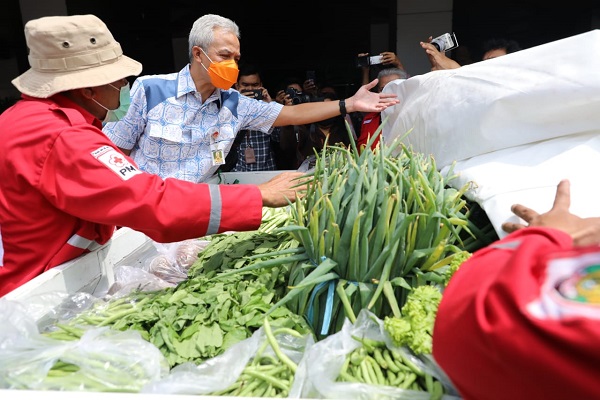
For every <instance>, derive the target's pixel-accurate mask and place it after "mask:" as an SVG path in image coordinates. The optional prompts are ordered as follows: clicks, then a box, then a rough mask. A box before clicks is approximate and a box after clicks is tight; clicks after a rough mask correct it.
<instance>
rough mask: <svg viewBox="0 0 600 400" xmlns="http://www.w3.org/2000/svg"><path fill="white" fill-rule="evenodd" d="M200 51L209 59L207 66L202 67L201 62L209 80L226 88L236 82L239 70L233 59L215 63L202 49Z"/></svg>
mask: <svg viewBox="0 0 600 400" xmlns="http://www.w3.org/2000/svg"><path fill="white" fill-rule="evenodd" d="M200 50H202V48H200ZM202 52H203V53H204V55H205V56H206V58H208V60H209V61H210V65H209V67H208V68H206V67H204V64H202V66H203V67H204V69H205V70H206V71H207V72H208V76H209V77H210V82H211V83H212V84H213V85H215V86H216V87H218V88H219V89H223V90H227V89H229V88H231V87H232V86H233V84H234V83H236V82H237V78H238V74H239V72H240V71H239V70H238V67H237V63H236V62H235V60H225V61H220V62H218V63H215V62H213V60H211V59H210V57H209V56H208V54H206V52H205V51H204V50H202Z"/></svg>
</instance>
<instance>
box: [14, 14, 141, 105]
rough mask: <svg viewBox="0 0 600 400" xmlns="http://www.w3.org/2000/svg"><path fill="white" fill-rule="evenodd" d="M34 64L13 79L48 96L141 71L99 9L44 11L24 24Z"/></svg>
mask: <svg viewBox="0 0 600 400" xmlns="http://www.w3.org/2000/svg"><path fill="white" fill-rule="evenodd" d="M25 40H26V41H27V47H28V48H29V65H30V66H31V68H30V69H29V70H27V71H26V72H25V73H23V74H21V75H20V76H19V77H17V78H15V79H13V80H12V84H13V85H15V86H16V88H17V89H19V91H20V92H21V93H25V94H27V95H29V96H33V97H40V98H46V97H50V96H52V95H53V94H56V93H59V92H63V91H66V90H71V89H78V88H84V87H94V86H102V85H106V84H108V83H111V82H115V81H118V80H119V79H122V78H126V77H128V76H137V75H139V74H140V73H141V72H142V64H140V63H139V62H137V61H135V60H133V59H131V58H129V57H127V56H125V55H123V50H122V49H121V45H120V44H119V43H118V42H117V41H115V39H114V37H113V35H112V34H111V33H110V31H109V30H108V27H107V26H106V24H105V23H104V22H102V21H101V20H100V19H99V18H98V17H96V16H95V15H71V16H67V17H63V16H61V17H42V18H39V19H34V20H31V21H29V22H27V23H26V24H25Z"/></svg>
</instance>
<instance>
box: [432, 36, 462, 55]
mask: <svg viewBox="0 0 600 400" xmlns="http://www.w3.org/2000/svg"><path fill="white" fill-rule="evenodd" d="M431 44H432V45H434V46H435V48H436V49H438V51H441V52H446V51H450V50H454V49H455V48H457V47H458V40H456V35H455V34H454V32H452V33H444V34H443V35H440V36H438V37H436V38H435V39H432V40H431Z"/></svg>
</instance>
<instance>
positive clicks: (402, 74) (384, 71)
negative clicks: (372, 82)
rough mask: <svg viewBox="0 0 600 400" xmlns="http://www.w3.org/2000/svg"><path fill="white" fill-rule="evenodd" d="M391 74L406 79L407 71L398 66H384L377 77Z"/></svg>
mask: <svg viewBox="0 0 600 400" xmlns="http://www.w3.org/2000/svg"><path fill="white" fill-rule="evenodd" d="M392 75H398V78H397V79H408V73H407V72H406V71H405V70H403V69H400V68H384V69H382V70H381V71H379V73H378V74H377V79H381V78H383V77H384V76H392Z"/></svg>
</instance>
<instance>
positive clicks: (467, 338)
mask: <svg viewBox="0 0 600 400" xmlns="http://www.w3.org/2000/svg"><path fill="white" fill-rule="evenodd" d="M571 243H572V240H571V237H570V236H569V235H567V234H566V233H564V232H561V231H558V230H554V229H550V228H527V229H523V230H519V231H517V232H515V233H513V234H511V235H508V236H507V237H505V238H504V239H503V240H500V241H498V242H496V243H494V244H493V245H491V246H488V247H487V248H485V249H482V250H480V251H478V252H476V253H475V254H474V255H473V256H472V257H471V258H470V259H469V260H468V261H467V262H466V263H465V264H463V266H462V267H461V268H460V269H459V270H458V271H457V273H456V274H455V275H454V277H453V278H452V279H451V281H450V284H449V285H448V287H447V288H446V290H445V291H444V294H443V297H442V301H441V303H440V307H439V310H438V314H437V317H436V322H435V328H434V332H433V356H434V358H435V359H436V361H437V362H438V363H439V365H440V366H441V367H442V369H443V370H445V372H446V373H447V374H448V376H449V377H450V379H451V380H452V382H453V383H454V385H455V386H456V388H457V389H458V391H459V392H460V394H461V395H462V396H463V398H464V399H467V400H469V399H477V400H487V399H498V400H501V399H502V400H505V399H511V400H518V399H524V400H525V399H527V400H532V399H545V400H548V399H597V398H600V287H599V286H598V281H600V279H598V275H599V273H598V272H595V270H598V271H600V268H599V267H598V265H600V248H599V247H592V248H577V249H573V248H572V246H571ZM590 265H591V266H592V269H589V268H585V267H589V266H590ZM582 271H587V272H585V273H584V274H583V275H582V274H581V272H582ZM586 274H587V277H588V278H591V279H587V280H586V279H581V277H583V276H584V275H586ZM573 278H576V279H575V280H574V281H570V280H569V279H573ZM573 282H576V283H579V285H574V284H573ZM585 282H587V284H589V283H592V282H595V288H592V290H589V291H588V292H587V293H585V290H588V289H589V288H588V289H585V287H586V284H585ZM566 283H568V285H566ZM582 283H584V284H583V285H582ZM576 287H579V291H578V292H577V291H573V288H576ZM556 288H560V289H559V290H557V289H556ZM584 289H585V290H584ZM594 290H595V292H594ZM565 293H570V294H568V296H565ZM576 295H580V296H581V297H580V299H587V301H588V302H585V301H580V300H574V299H575V298H576V297H573V296H576ZM594 296H595V297H594Z"/></svg>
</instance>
